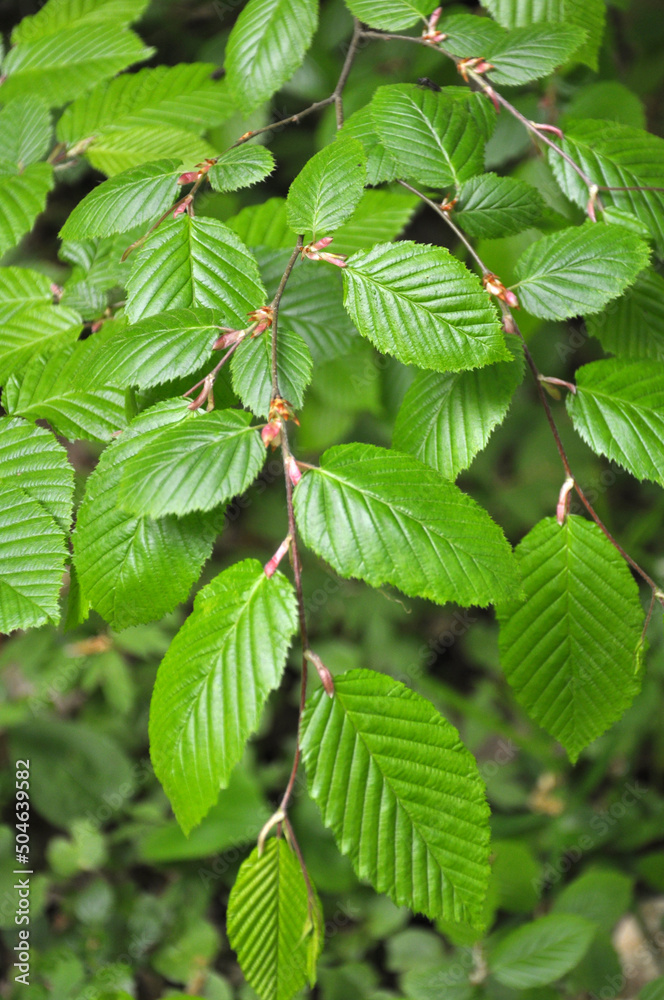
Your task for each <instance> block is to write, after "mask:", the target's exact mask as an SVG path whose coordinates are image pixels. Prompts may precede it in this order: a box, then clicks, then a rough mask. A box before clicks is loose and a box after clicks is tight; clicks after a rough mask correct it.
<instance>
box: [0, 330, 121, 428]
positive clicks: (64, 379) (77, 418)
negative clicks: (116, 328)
mask: <svg viewBox="0 0 664 1000" xmlns="http://www.w3.org/2000/svg"><path fill="white" fill-rule="evenodd" d="M91 346H92V345H91V342H90V341H89V340H86V341H83V342H81V343H78V344H71V345H67V346H65V347H62V348H60V350H59V351H56V352H54V353H53V354H51V355H43V354H42V355H37V356H36V357H34V358H32V359H31V360H30V362H29V363H28V365H27V366H26V368H25V369H23V371H21V373H20V375H12V377H11V378H10V379H9V381H8V383H7V387H6V389H5V393H4V397H3V401H4V405H5V408H6V410H7V412H8V413H10V414H12V415H13V416H18V417H26V418H27V419H28V420H48V422H49V423H50V424H51V426H52V427H53V428H54V429H55V430H56V431H57V433H58V434H62V435H63V436H64V437H66V438H68V439H69V440H70V441H75V440H77V439H78V438H87V439H89V440H92V441H110V439H111V438H112V437H113V435H114V434H116V433H117V431H119V430H122V428H123V427H124V426H125V425H126V423H127V418H126V416H125V401H124V393H123V392H121V391H120V390H119V389H114V388H112V387H110V386H105V387H100V388H96V389H89V388H80V387H79V386H77V384H76V374H77V373H78V372H79V371H80V370H81V369H83V371H85V368H86V364H87V359H88V358H89V356H90V347H91Z"/></svg>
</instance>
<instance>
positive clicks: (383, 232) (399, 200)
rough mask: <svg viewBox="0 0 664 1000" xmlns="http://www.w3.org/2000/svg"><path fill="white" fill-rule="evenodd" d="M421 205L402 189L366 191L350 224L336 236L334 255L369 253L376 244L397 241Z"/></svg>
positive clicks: (333, 248) (337, 232) (413, 196)
mask: <svg viewBox="0 0 664 1000" xmlns="http://www.w3.org/2000/svg"><path fill="white" fill-rule="evenodd" d="M420 205H421V202H420V200H419V198H417V196H416V195H411V194H407V193H406V192H405V191H403V190H401V189H399V190H397V191H391V190H390V189H389V188H383V189H381V190H380V191H365V192H364V194H363V195H362V198H361V199H360V202H359V204H358V206H357V208H356V209H355V211H354V212H353V214H352V215H351V217H350V219H349V220H348V222H346V223H344V225H343V226H342V227H341V229H337V231H336V233H335V234H334V244H333V246H331V247H330V249H331V250H333V251H334V253H343V254H351V253H356V252H357V251H358V250H370V249H371V247H372V246H374V244H376V243H386V242H388V241H390V240H395V239H396V238H397V236H399V235H400V234H401V233H402V232H403V230H404V229H405V228H406V226H407V225H408V223H409V222H410V220H411V219H412V217H413V215H414V214H415V211H416V210H417V209H418V208H419V206H420Z"/></svg>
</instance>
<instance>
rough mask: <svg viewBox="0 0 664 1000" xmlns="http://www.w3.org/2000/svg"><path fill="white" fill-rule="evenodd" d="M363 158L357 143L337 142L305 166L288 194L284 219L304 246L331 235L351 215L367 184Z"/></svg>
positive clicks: (344, 140) (361, 150) (340, 140)
mask: <svg viewBox="0 0 664 1000" xmlns="http://www.w3.org/2000/svg"><path fill="white" fill-rule="evenodd" d="M366 175H367V170H366V156H365V153H364V148H363V146H362V143H361V142H359V141H358V140H357V139H337V140H336V141H335V142H333V143H330V145H329V146H326V147H325V149H321V150H320V152H318V153H316V155H315V156H312V158H311V159H310V160H309V161H308V162H307V163H306V164H305V166H304V168H303V169H302V170H301V171H300V173H299V174H298V175H297V177H296V178H295V180H294V181H293V183H292V184H291V186H290V188H289V191H288V198H287V200H286V218H287V219H288V225H289V226H290V227H291V229H292V230H293V232H295V233H304V234H306V235H305V242H310V234H311V239H314V240H315V239H319V238H320V237H321V236H324V235H325V234H326V233H331V232H334V230H335V229H338V228H339V226H340V225H341V224H342V222H345V221H346V219H348V218H349V216H351V215H352V214H353V211H354V210H355V208H356V206H357V204H358V202H359V200H360V198H361V197H362V192H363V191H364V184H365V180H366Z"/></svg>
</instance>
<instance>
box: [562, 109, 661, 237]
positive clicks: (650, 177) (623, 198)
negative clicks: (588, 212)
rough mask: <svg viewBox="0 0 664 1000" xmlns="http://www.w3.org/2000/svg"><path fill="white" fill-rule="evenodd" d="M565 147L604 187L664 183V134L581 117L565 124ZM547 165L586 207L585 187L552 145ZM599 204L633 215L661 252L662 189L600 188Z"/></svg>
mask: <svg viewBox="0 0 664 1000" xmlns="http://www.w3.org/2000/svg"><path fill="white" fill-rule="evenodd" d="M562 148H563V150H564V151H565V152H566V153H567V154H568V155H569V156H571V157H572V158H573V159H574V161H575V162H576V163H577V164H578V166H580V167H581V168H582V169H583V170H584V171H585V173H586V174H587V175H588V176H589V177H590V179H591V180H592V181H593V182H594V183H595V184H599V185H605V186H607V187H644V186H645V187H648V186H653V187H664V139H661V138H660V137H659V136H655V135H651V134H650V133H648V132H643V131H641V129H638V128H630V127H629V126H627V125H620V124H618V123H617V122H606V121H594V120H585V121H584V120H581V121H569V122H567V124H566V126H565V139H564V141H563V143H562ZM549 162H550V165H551V168H552V170H553V172H554V174H555V177H556V180H557V181H558V184H559V185H560V187H561V188H562V190H563V191H564V193H565V194H566V195H567V197H568V198H569V199H570V200H571V201H573V202H575V204H577V205H579V206H580V207H581V208H585V205H586V203H587V201H588V188H587V187H586V185H585V184H584V182H583V181H582V180H581V178H580V177H579V176H578V174H577V173H575V171H573V170H572V168H571V167H570V166H569V164H567V163H566V162H565V161H564V160H563V159H562V157H561V156H558V155H557V154H556V153H554V152H553V150H551V153H550V156H549ZM600 198H601V200H602V203H603V204H604V205H606V206H610V205H615V207H616V208H618V209H620V210H622V211H625V212H628V213H631V214H632V215H635V216H636V218H637V219H639V220H640V221H641V222H642V223H644V225H645V226H646V227H647V228H648V231H649V232H650V233H651V234H652V236H653V237H654V239H655V240H656V241H657V245H658V252H659V254H660V256H661V255H662V253H664V191H600Z"/></svg>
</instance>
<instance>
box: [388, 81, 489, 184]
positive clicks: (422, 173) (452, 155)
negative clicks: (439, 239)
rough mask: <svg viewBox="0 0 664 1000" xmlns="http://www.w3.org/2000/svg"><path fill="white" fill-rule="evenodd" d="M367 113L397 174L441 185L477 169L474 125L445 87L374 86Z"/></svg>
mask: <svg viewBox="0 0 664 1000" xmlns="http://www.w3.org/2000/svg"><path fill="white" fill-rule="evenodd" d="M371 113H372V115H373V123H374V128H375V130H376V132H377V133H378V135H379V136H380V139H381V142H382V143H383V145H384V146H385V147H386V148H387V150H388V152H389V153H390V155H391V156H392V157H393V159H394V160H396V162H397V164H398V169H399V176H401V177H408V178H411V179H413V180H415V181H418V182H420V183H422V184H428V185H431V186H432V187H435V188H444V187H448V186H449V185H450V184H456V185H459V184H461V183H462V181H465V180H467V179H468V178H469V177H472V176H473V175H474V174H478V173H480V172H481V170H482V167H483V165H484V149H483V144H482V136H481V134H480V131H479V128H478V126H477V125H476V123H475V121H474V119H473V117H472V116H471V115H470V112H469V110H468V108H467V107H466V106H465V105H464V103H462V102H461V101H459V100H456V99H455V98H454V97H450V96H448V94H447V93H446V92H445V91H441V92H440V93H434V92H433V91H431V90H426V89H423V88H421V87H417V86H415V85H413V84H409V83H399V84H395V85H392V86H388V87H379V88H378V90H377V91H376V92H375V94H374V96H373V100H372V102H371Z"/></svg>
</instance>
